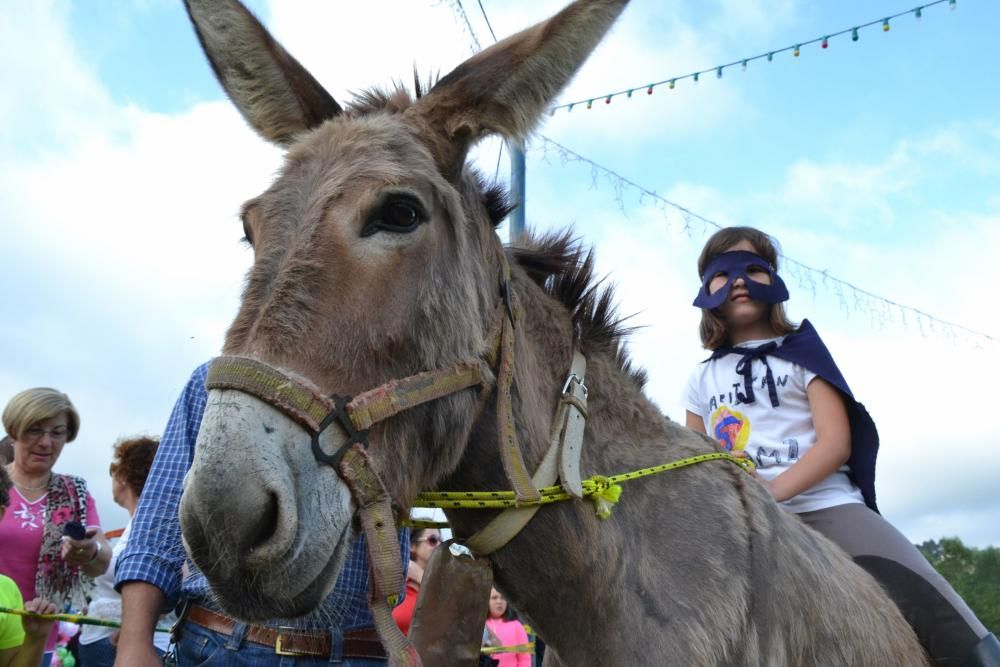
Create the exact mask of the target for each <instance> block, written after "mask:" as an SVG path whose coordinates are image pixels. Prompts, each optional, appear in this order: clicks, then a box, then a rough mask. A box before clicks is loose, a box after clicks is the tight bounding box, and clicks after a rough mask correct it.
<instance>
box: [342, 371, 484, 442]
mask: <svg viewBox="0 0 1000 667" xmlns="http://www.w3.org/2000/svg"><path fill="white" fill-rule="evenodd" d="M482 383H483V371H482V363H481V362H479V361H478V360H477V361H462V362H459V363H457V364H455V365H454V366H451V367H450V368H443V369H440V370H435V371H427V372H425V373H419V374H417V375H411V376H410V377H407V378H403V379H402V380H391V381H389V382H387V383H385V384H384V385H382V386H381V387H376V388H375V389H372V390H370V391H366V392H365V393H363V394H358V395H357V396H355V397H354V398H353V399H352V400H351V402H350V403H348V404H347V413H348V414H349V415H350V416H351V421H352V422H353V423H354V427H355V428H356V429H358V430H359V431H363V430H364V429H366V428H370V427H371V425H372V424H377V423H378V422H380V421H382V420H383V419H388V418H389V417H392V416H393V415H396V414H398V413H400V412H402V411H403V410H407V409H409V408H412V407H415V406H417V405H420V404H422V403H427V402H428V401H433V400H437V399H439V398H443V397H445V396H448V395H450V394H454V393H456V392H459V391H461V390H463V389H468V388H470V387H476V386H480V385H481V384H482Z"/></svg>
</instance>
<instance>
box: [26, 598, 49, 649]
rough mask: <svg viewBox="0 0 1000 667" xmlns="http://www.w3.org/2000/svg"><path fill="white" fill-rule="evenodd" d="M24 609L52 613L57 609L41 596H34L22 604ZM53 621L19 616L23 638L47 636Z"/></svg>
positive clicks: (36, 612) (32, 611) (38, 612)
mask: <svg viewBox="0 0 1000 667" xmlns="http://www.w3.org/2000/svg"><path fill="white" fill-rule="evenodd" d="M24 610H25V611H30V612H31V613H33V614H54V613H56V611H57V610H56V606H55V605H54V604H52V603H51V602H49V601H48V600H43V599H42V598H35V599H34V600H32V601H31V602H28V603H26V604H25V605H24ZM54 623H55V621H46V620H44V619H41V618H32V617H30V616H23V617H22V618H21V625H23V626H24V635H25V640H26V641H28V640H37V639H46V638H48V636H49V633H50V632H51V631H52V625H53V624H54Z"/></svg>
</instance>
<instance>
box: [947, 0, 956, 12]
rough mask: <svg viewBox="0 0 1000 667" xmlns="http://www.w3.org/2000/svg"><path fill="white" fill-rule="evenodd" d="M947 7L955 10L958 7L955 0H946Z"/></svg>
mask: <svg viewBox="0 0 1000 667" xmlns="http://www.w3.org/2000/svg"><path fill="white" fill-rule="evenodd" d="M948 9H950V10H952V11H955V10H956V9H958V3H957V2H955V0H948Z"/></svg>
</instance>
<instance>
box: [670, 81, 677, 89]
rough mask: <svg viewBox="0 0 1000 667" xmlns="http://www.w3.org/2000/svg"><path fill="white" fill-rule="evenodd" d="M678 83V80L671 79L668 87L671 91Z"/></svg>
mask: <svg viewBox="0 0 1000 667" xmlns="http://www.w3.org/2000/svg"><path fill="white" fill-rule="evenodd" d="M676 83H677V79H671V80H670V83H669V84H668V87H669V88H670V90H673V89H674V84H676Z"/></svg>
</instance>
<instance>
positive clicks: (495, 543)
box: [465, 350, 587, 556]
mask: <svg viewBox="0 0 1000 667" xmlns="http://www.w3.org/2000/svg"><path fill="white" fill-rule="evenodd" d="M586 371H587V359H586V357H584V356H583V354H582V353H581V352H579V351H577V350H574V351H573V364H572V366H571V368H570V375H569V379H567V380H566V386H565V388H564V389H563V396H562V398H561V399H560V401H559V406H558V407H557V408H556V414H555V419H553V421H552V426H551V428H550V429H549V447H548V449H547V450H546V452H545V456H544V457H543V458H542V462H541V463H540V464H539V465H538V469H537V470H536V471H535V475H534V476H533V477H532V478H531V481H532V483H533V485H534V488H536V489H540V488H544V487H547V486H551V485H553V484H555V481H556V479H557V478H558V477H559V468H560V459H566V461H567V463H566V464H565V465H564V467H566V468H567V469H569V470H571V471H575V481H576V483H577V484H579V485H580V496H577V497H582V495H583V486H582V483H581V482H580V478H579V469H580V466H579V461H580V452H581V451H582V450H583V428H584V426H585V424H586V415H587V389H586V386H585V385H584V378H585V374H586ZM572 413H576V414H577V415H579V416H580V419H579V421H578V422H575V423H573V422H571V417H570V416H571V414H572ZM571 423H572V424H573V425H572V428H571V426H570V425H571ZM568 438H569V439H572V442H571V443H570V445H569V451H567V449H566V448H567V439H568ZM574 462H575V464H574ZM570 474H574V473H573V472H571V473H570ZM572 483H573V480H571V481H570V482H569V484H572ZM566 486H567V481H566V477H564V478H563V487H564V488H565V487H566ZM567 492H568V493H572V492H571V491H569V490H568V489H567ZM574 495H576V494H574ZM541 507H542V506H541V505H533V506H529V507H515V508H510V509H506V510H504V511H503V512H500V514H498V515H497V516H495V517H494V518H493V519H492V520H491V521H490V522H489V523H487V524H486V525H485V526H483V527H482V528H480V529H479V530H478V531H476V533H475V534H474V535H473V536H472V537H470V538H469V539H468V540H466V541H465V546H467V547H468V548H469V549H470V550H471V551H472V553H474V554H475V555H476V556H487V555H489V554H491V553H493V552H495V551H497V550H499V549H500V548H502V547H503V546H505V545H506V544H507V543H508V542H510V541H511V540H512V539H514V536H515V535H517V534H518V533H519V532H521V530H522V529H523V528H524V527H525V526H526V525H528V522H530V521H531V519H532V518H534V516H535V513H536V512H537V511H538V510H540V509H541Z"/></svg>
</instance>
